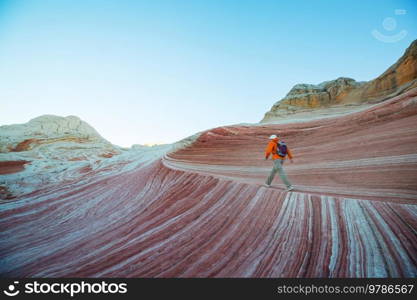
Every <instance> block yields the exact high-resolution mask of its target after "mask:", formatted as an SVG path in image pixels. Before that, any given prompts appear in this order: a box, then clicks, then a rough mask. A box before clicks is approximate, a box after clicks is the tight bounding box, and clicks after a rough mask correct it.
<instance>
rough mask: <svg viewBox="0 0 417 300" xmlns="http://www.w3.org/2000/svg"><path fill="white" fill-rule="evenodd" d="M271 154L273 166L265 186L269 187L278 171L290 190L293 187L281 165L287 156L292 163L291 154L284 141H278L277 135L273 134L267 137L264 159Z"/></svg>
mask: <svg viewBox="0 0 417 300" xmlns="http://www.w3.org/2000/svg"><path fill="white" fill-rule="evenodd" d="M271 154H272V160H273V163H274V166H273V167H272V170H271V174H269V177H268V179H267V180H266V183H265V185H266V186H267V187H270V186H271V183H272V180H273V179H274V177H275V174H276V173H277V172H278V173H279V176H280V177H281V180H282V181H283V182H284V184H285V185H286V186H287V191H292V190H293V189H294V188H293V186H292V185H291V183H290V181H289V180H288V178H287V175H286V174H285V172H284V169H283V168H282V165H283V164H284V160H285V158H286V157H287V156H288V157H289V159H290V161H291V163H292V162H293V160H292V158H293V156H292V154H291V151H290V149H288V147H287V145H286V144H285V142H283V141H279V139H278V137H277V136H276V135H275V134H273V135H271V136H270V137H269V143H268V146H267V147H266V149H265V160H267V159H268V157H269V155H271Z"/></svg>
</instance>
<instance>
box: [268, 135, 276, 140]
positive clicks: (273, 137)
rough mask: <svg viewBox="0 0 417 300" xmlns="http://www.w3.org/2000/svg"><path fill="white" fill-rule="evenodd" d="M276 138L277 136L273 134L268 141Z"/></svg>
mask: <svg viewBox="0 0 417 300" xmlns="http://www.w3.org/2000/svg"><path fill="white" fill-rule="evenodd" d="M276 138H277V136H276V135H275V134H273V135H271V136H270V137H269V139H270V140H273V139H276Z"/></svg>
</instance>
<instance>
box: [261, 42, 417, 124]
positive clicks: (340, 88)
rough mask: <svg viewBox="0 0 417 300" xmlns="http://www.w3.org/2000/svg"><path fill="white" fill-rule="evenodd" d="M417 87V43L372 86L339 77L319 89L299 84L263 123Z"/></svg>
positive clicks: (385, 96)
mask: <svg viewBox="0 0 417 300" xmlns="http://www.w3.org/2000/svg"><path fill="white" fill-rule="evenodd" d="M414 87H417V40H415V41H414V42H412V43H411V45H410V46H409V47H408V49H407V50H406V51H405V53H404V55H403V56H402V57H401V58H400V59H399V60H398V61H397V62H396V63H395V64H394V65H392V66H391V67H390V68H388V70H386V71H385V72H384V73H383V74H382V75H381V76H379V77H377V78H376V79H374V80H371V81H369V82H356V81H355V80H354V79H351V78H344V77H340V78H338V79H336V80H332V81H326V82H323V83H320V84H318V85H313V84H297V85H295V86H294V87H293V88H292V89H291V90H290V92H289V93H288V94H287V95H286V96H285V97H284V98H283V99H281V100H280V101H278V102H277V103H275V104H274V105H273V106H272V108H271V110H270V111H268V112H267V113H266V114H265V116H264V118H263V119H262V121H261V122H262V123H265V122H274V121H276V120H280V119H285V118H288V117H291V116H292V117H294V115H297V114H299V113H304V112H306V111H313V110H316V109H318V108H328V107H331V106H335V105H353V104H356V105H359V104H363V103H375V102H380V101H383V100H385V99H387V98H388V97H393V96H395V95H398V94H400V93H403V92H405V91H407V90H409V89H411V88H414Z"/></svg>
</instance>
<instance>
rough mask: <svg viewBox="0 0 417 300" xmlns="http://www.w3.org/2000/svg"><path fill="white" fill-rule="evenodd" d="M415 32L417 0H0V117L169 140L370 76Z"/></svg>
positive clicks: (256, 116)
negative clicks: (307, 86) (325, 84)
mask: <svg viewBox="0 0 417 300" xmlns="http://www.w3.org/2000/svg"><path fill="white" fill-rule="evenodd" d="M395 9H404V10H406V14H403V15H396V14H395ZM387 17H391V18H394V19H395V20H396V22H397V27H396V28H395V29H393V28H392V26H391V27H390V29H391V31H388V30H386V29H385V28H384V27H383V20H384V19H386V18H387ZM391 25H392V22H391ZM386 28H387V27H386ZM373 29H377V30H379V31H380V32H381V33H383V34H386V35H393V34H395V33H397V32H399V31H401V30H407V32H408V33H407V35H406V36H405V38H403V39H402V40H400V41H398V42H395V43H384V42H381V41H379V40H377V39H376V38H374V37H373V36H372V34H371V31H372V30H373ZM416 38H417V3H416V1H405V0H404V1H401V0H397V1H373V0H360V1H331V0H328V1H324V0H322V1H278V0H276V1H262V0H254V1H245V0H235V1H231V0H222V1H220V0H219V1H216V0H207V1H198V0H182V1H180V0H178V1H174V0H170V1H168V0H167V1H158V0H152V1H151V0H149V1H140V0H136V1H127V0H114V1H109V0H97V1H93V0H80V1H77V0H70V1H69V0H53V1H52V0H51V1H48V0H39V1H32V0H10V1H5V0H0V124H1V125H3V124H13V123H24V122H27V121H28V120H29V119H32V118H34V117H37V116H39V115H42V114H55V115H61V116H67V115H76V116H79V117H80V118H82V119H83V120H85V121H87V122H88V123H89V124H91V125H92V126H93V127H95V128H96V129H97V130H98V131H99V132H100V133H101V134H102V135H103V136H104V137H105V138H107V139H108V140H110V141H111V142H113V143H115V144H118V145H122V146H130V145H131V144H136V143H141V144H143V143H155V142H174V141H176V140H179V139H181V138H183V137H186V136H188V135H191V134H194V133H195V132H198V131H201V130H204V129H208V128H212V127H216V126H220V125H227V124H233V123H241V122H258V121H259V120H260V119H261V118H262V117H263V115H264V113H265V112H266V111H268V110H269V109H270V107H271V106H272V105H273V104H274V103H275V102H276V101H277V100H279V99H280V98H282V97H284V96H285V94H286V93H287V92H288V91H289V90H290V88H291V87H292V86H293V85H294V84H296V83H320V82H322V81H325V80H331V79H335V78H337V77H340V76H347V77H352V78H354V79H356V80H370V79H372V78H374V77H376V76H378V75H379V74H381V73H382V72H383V71H384V70H385V69H386V68H387V67H389V66H390V65H391V64H393V63H394V62H395V61H396V60H397V59H398V58H399V57H400V56H401V55H402V54H403V52H404V50H405V49H406V48H407V46H408V45H409V44H410V43H411V41H412V40H414V39H416Z"/></svg>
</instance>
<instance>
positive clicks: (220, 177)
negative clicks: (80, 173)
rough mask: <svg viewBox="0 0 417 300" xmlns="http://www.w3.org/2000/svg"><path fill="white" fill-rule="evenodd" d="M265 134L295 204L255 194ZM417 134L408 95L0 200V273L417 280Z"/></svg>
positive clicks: (412, 94) (231, 136) (215, 135)
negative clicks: (275, 147)
mask: <svg viewBox="0 0 417 300" xmlns="http://www.w3.org/2000/svg"><path fill="white" fill-rule="evenodd" d="M270 134H278V135H279V136H280V137H281V138H283V139H284V140H285V141H286V142H287V144H288V145H289V147H290V148H291V150H292V152H293V154H294V156H295V163H294V164H288V163H287V162H286V163H285V168H286V170H287V173H288V175H289V178H290V180H292V181H293V183H294V184H295V185H296V187H297V189H296V191H294V192H284V191H283V190H282V189H280V187H282V186H281V185H280V182H279V180H278V179H276V181H275V182H274V183H273V184H275V185H276V188H269V189H268V188H265V187H263V186H261V184H262V183H263V182H264V180H265V178H266V176H267V175H268V173H269V171H270V168H271V162H270V161H265V160H264V158H263V157H264V154H263V150H264V147H265V145H266V143H267V137H268V136H269V135H270ZM416 134H417V89H413V90H411V91H409V92H407V93H404V94H402V95H400V96H397V97H394V98H391V99H389V100H387V101H385V102H383V103H380V104H377V105H375V106H373V107H372V108H369V109H367V110H365V111H362V112H357V113H354V114H349V115H346V116H342V117H336V118H330V119H322V120H315V121H310V122H303V123H293V124H284V125H276V124H275V125H274V124H260V125H258V126H228V127H220V128H215V129H212V130H209V131H206V132H203V133H201V134H200V135H199V136H197V137H196V140H195V141H194V142H193V143H191V144H190V145H188V146H187V147H184V148H179V149H178V150H176V151H174V152H169V153H166V154H165V155H164V156H163V157H161V158H157V159H156V160H152V162H151V163H148V164H139V165H136V166H134V167H132V168H129V169H128V170H125V169H123V168H122V166H123V164H125V163H126V162H124V161H123V160H119V161H118V162H119V164H120V167H119V168H118V167H117V164H116V165H113V169H112V170H111V171H110V172H108V173H107V174H105V175H103V174H102V173H99V172H98V171H94V170H92V171H91V172H90V176H89V177H88V178H83V180H81V181H79V182H77V181H75V180H74V181H73V182H72V183H71V184H57V185H56V186H50V187H49V188H48V189H47V190H40V191H37V192H33V193H32V194H29V195H25V196H21V197H19V198H16V199H14V200H12V201H8V202H3V203H2V204H1V206H0V228H1V230H0V267H1V273H2V275H4V276H13V277H22V276H28V277H43V276H45V277H60V276H68V277H76V276H77V277H78V276H80V277H84V276H87V277H90V276H91V277H98V276H105V277H107V276H109V277H124V276H126V277H134V276H140V277H378V276H382V277H415V276H417V237H416V234H415V232H416V230H417V218H416V216H417V185H416V182H417V144H416ZM111 159H113V158H111ZM115 163H117V161H116V162H115Z"/></svg>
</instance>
